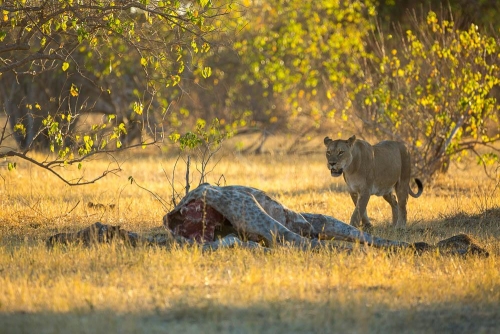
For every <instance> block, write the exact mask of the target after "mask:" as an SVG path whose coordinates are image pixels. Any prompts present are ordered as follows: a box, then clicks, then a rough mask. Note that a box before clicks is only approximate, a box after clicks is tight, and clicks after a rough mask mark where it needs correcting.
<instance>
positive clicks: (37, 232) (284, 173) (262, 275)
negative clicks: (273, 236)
mask: <svg viewBox="0 0 500 334" xmlns="http://www.w3.org/2000/svg"><path fill="white" fill-rule="evenodd" d="M173 163H174V161H173V160H171V159H166V158H160V157H158V156H157V157H156V158H153V157H151V156H146V155H144V156H142V157H136V158H130V159H128V160H127V161H126V162H125V164H124V165H123V166H122V167H123V169H124V171H123V172H122V173H121V174H120V175H119V176H114V175H112V176H109V177H107V178H106V179H104V180H103V181H101V182H99V183H97V184H94V185H90V186H86V187H76V188H75V187H69V186H65V185H63V184H62V183H61V182H60V181H57V179H55V178H54V177H52V176H50V175H49V174H47V173H45V172H43V171H41V170H39V169H37V168H36V167H33V166H28V165H26V164H23V163H20V162H19V163H18V169H17V170H16V171H13V172H10V173H9V172H7V171H5V172H2V173H1V175H2V177H3V180H2V179H0V182H1V183H0V222H1V224H0V240H1V245H0V332H1V333H34V332H36V333H59V332H60V333H68V332H72V333H87V332H88V333H106V332H124V333H135V332H145V333H155V332H161V333H165V332H168V333H177V332H179V333H180V332H182V333H191V332H202V333H220V332H231V333H233V332H234V333H293V332H296V333H298V332H300V333H313V332H318V333H328V332H341V333H347V332H351V333H357V332H362V333H364V332H381V333H391V332H394V333H400V332H407V333H415V332H416V333H418V332H421V333H429V332H449V333H452V332H453V333H479V332H481V333H497V332H499V331H500V322H499V321H498V319H499V314H500V275H499V270H498V268H499V256H500V210H499V209H498V204H499V203H500V193H499V192H500V190H499V189H498V188H495V183H494V182H492V181H491V180H488V179H487V178H486V177H484V176H483V174H482V173H481V170H480V169H479V168H478V167H476V166H472V167H471V166H469V167H468V168H466V169H464V170H461V169H458V168H455V169H454V170H453V171H452V172H451V173H450V176H447V177H443V178H442V179H440V180H438V181H437V182H436V183H435V184H434V185H433V186H427V188H426V189H425V192H424V194H423V195H422V197H421V198H419V199H416V200H415V199H410V202H409V221H410V222H409V227H408V229H407V230H406V231H404V232H396V231H394V230H393V229H392V228H391V227H390V226H389V225H388V222H389V220H390V209H389V207H388V205H387V204H386V203H385V202H384V201H383V200H382V199H380V198H373V199H372V200H371V202H370V204H369V207H368V209H369V214H370V216H371V217H372V220H373V222H374V223H375V224H376V228H375V231H374V234H376V235H379V236H383V237H388V238H394V239H403V240H406V241H427V242H432V243H434V242H436V241H438V240H440V239H442V238H444V237H448V236H451V235H453V234H456V233H458V232H467V233H470V234H472V235H473V236H475V237H476V239H478V240H480V244H481V245H483V246H485V247H486V248H487V249H488V251H490V254H491V255H490V257H489V258H486V259H484V258H477V257H469V258H459V257H440V256H438V255H437V254H426V255H424V256H415V255H413V254H410V253H401V254H391V255H390V254H386V253H384V252H383V251H379V250H368V251H366V252H354V253H352V254H349V255H348V254H345V253H341V252H335V251H326V250H325V251H317V252H300V251H295V250H288V249H277V250H276V251H274V252H272V253H270V254H264V253H261V252H258V251H257V252H252V251H248V250H241V249H233V250H220V251H217V252H210V253H203V254H202V253H201V252H200V251H199V250H198V249H174V250H171V251H165V250H162V249H156V248H139V249H131V248H125V247H122V246H119V245H109V246H100V247H97V248H90V249H89V248H83V247H78V246H74V247H69V248H65V249H55V250H53V251H49V250H47V249H46V248H45V247H44V244H43V240H44V239H45V238H46V237H47V236H49V235H51V234H54V233H56V232H64V231H74V230H77V229H79V228H81V227H84V226H87V225H89V224H91V223H94V222H95V221H101V222H104V223H108V224H120V225H122V226H123V227H125V228H127V229H129V230H133V231H140V232H141V231H142V232H145V233H147V232H150V231H152V230H157V229H158V226H159V225H160V224H161V218H162V216H163V215H164V213H165V209H164V208H163V206H162V205H161V204H160V203H159V202H158V201H156V200H155V199H154V198H153V197H152V196H151V195H150V194H149V193H148V192H146V191H144V190H141V189H139V188H138V187H137V186H135V185H131V184H130V182H129V181H128V176H133V177H134V178H135V180H136V181H137V182H138V183H139V184H140V185H141V186H144V187H145V188H147V189H149V190H151V191H154V192H155V193H158V194H159V195H160V196H161V197H163V198H164V199H166V200H168V198H169V197H170V196H171V187H170V186H169V184H168V182H167V180H166V178H165V176H164V172H163V169H165V170H166V171H167V172H168V173H171V169H172V166H173ZM107 164H108V162H107V161H95V162H94V163H92V164H87V165H86V168H88V170H87V171H86V173H89V174H91V173H98V172H99V171H101V170H102V169H103V168H105V167H106V166H107ZM178 171H179V173H178V176H177V177H178V179H179V181H181V182H180V183H178V184H177V185H176V187H177V189H178V191H181V189H182V186H183V185H182V179H183V175H182V174H183V171H182V170H181V166H178ZM221 174H224V176H225V179H226V180H227V183H228V184H243V185H248V186H253V187H256V188H260V189H263V190H266V191H268V192H269V193H271V194H272V195H273V196H275V197H276V198H277V199H278V200H280V201H281V202H283V203H285V204H286V205H287V206H288V207H290V208H292V209H294V210H297V211H308V212H317V213H326V214H329V215H333V216H335V217H337V218H339V219H342V220H344V221H348V220H349V217H350V214H351V213H352V210H353V205H352V203H351V201H350V198H349V196H348V195H347V193H346V192H345V186H344V184H343V181H342V180H340V179H332V178H331V177H329V173H328V171H327V170H326V167H325V162H324V157H323V156H322V155H312V156H292V157H285V156H274V157H270V156H266V157H245V156H238V155H228V156H226V158H224V159H223V160H222V161H221V162H220V163H219V164H218V166H217V167H216V169H215V170H214V171H213V173H212V174H211V175H210V177H209V181H211V182H216V181H217V180H218V179H219V176H220V175H221ZM195 183H196V182H195ZM88 202H93V203H101V204H105V205H108V204H115V207H114V208H113V209H107V210H103V209H95V208H90V207H88V206H87V203H88Z"/></svg>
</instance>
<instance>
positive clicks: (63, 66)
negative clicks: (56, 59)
mask: <svg viewBox="0 0 500 334" xmlns="http://www.w3.org/2000/svg"><path fill="white" fill-rule="evenodd" d="M68 68H69V63H68V62H64V63H63V64H62V70H63V71H65V72H66V70H67V69H68Z"/></svg>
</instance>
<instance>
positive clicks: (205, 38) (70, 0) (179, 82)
mask: <svg viewBox="0 0 500 334" xmlns="http://www.w3.org/2000/svg"><path fill="white" fill-rule="evenodd" d="M479 2H480V4H479V5H478V7H477V8H479V9H478V11H479V12H480V13H472V12H471V13H469V12H467V11H465V10H464V8H466V7H467V6H466V5H465V4H464V3H463V1H460V0H456V1H451V2H450V5H449V6H447V7H444V6H442V5H441V4H440V3H437V2H433V1H428V2H425V4H424V3H413V2H408V1H371V0H370V1H360V0H348V1H327V0H318V1H314V2H304V1H296V0H272V1H267V2H262V1H255V0H244V1H242V2H231V1H222V0H221V1H210V0H199V1H156V0H141V1H93V0H88V1H87V0H80V1H78V0H45V1H43V0H39V1H36V0H35V1H28V0H10V1H5V0H4V1H0V9H1V13H2V17H1V20H0V43H1V44H0V96H1V105H0V106H1V108H2V110H3V112H4V115H5V116H4V117H0V121H3V122H4V123H2V124H3V127H2V129H3V131H2V136H1V137H0V157H9V156H17V157H20V158H22V159H25V160H28V161H30V162H32V163H35V164H37V165H39V166H41V167H43V168H47V169H50V170H52V171H53V172H54V173H56V172H55V170H54V168H55V167H58V166H65V165H67V164H72V163H81V162H82V161H83V160H85V159H86V158H88V157H90V156H93V155H95V154H101V153H110V152H114V151H116V150H121V149H124V148H130V147H141V146H147V145H155V144H159V143H161V142H163V141H164V140H165V139H166V138H168V141H169V142H175V143H177V144H178V145H179V146H182V148H184V149H186V148H187V149H190V148H194V147H195V146H196V145H199V144H203V145H206V146H207V147H209V146H210V145H212V144H214V143H215V145H219V144H220V140H222V139H223V138H224V136H225V133H229V132H231V131H236V133H246V132H249V131H255V132H261V133H262V138H261V141H260V145H256V147H255V146H254V147H252V149H255V150H256V151H259V149H260V148H261V147H262V143H264V142H265V140H266V138H267V137H268V136H269V135H270V134H275V133H287V134H288V135H289V136H290V137H291V138H292V139H293V140H289V141H288V143H287V145H286V147H285V150H286V151H288V152H295V151H297V150H298V148H299V147H300V145H301V144H303V143H304V142H307V141H308V140H309V139H310V138H312V137H314V136H322V135H324V134H328V135H334V136H338V137H342V136H344V135H347V133H355V134H357V135H358V136H360V137H363V136H365V137H370V138H372V139H373V138H375V139H379V140H383V139H396V140H401V141H404V142H406V143H407V144H408V146H409V147H410V150H411V151H412V156H413V157H414V162H415V164H414V166H413V167H414V172H415V173H417V174H420V175H421V176H422V175H425V176H427V177H428V178H431V177H433V176H434V175H436V173H438V172H440V171H441V172H443V171H446V170H447V167H448V166H449V164H450V162H451V161H452V160H453V159H461V158H462V157H463V155H465V154H467V153H469V152H472V153H473V154H475V155H476V156H477V159H478V162H479V163H482V164H483V165H485V166H486V165H487V164H491V163H495V161H498V153H499V150H498V148H497V146H495V144H494V143H495V142H496V141H498V140H500V134H499V130H498V129H499V120H498V117H499V109H498V100H497V99H498V97H499V96H498V87H499V79H498V78H499V77H500V73H498V71H499V66H500V64H499V60H500V49H499V43H500V39H499V37H498V35H497V33H498V28H499V27H498V22H496V21H495V20H494V19H488V18H494V17H495V15H496V13H498V11H499V10H498V9H497V8H496V7H497V6H494V5H491V4H490V5H488V3H489V2H487V1H486V2H485V1H479ZM403 9H404V10H403ZM481 13H483V14H484V15H482V14H481ZM332 132H333V133H332ZM191 146H192V147H191ZM33 150H45V151H48V152H50V153H51V154H53V155H52V156H51V157H50V158H47V159H45V160H41V161H39V160H34V159H33V156H32V155H30V154H31V152H32V151H33ZM9 167H11V168H12V167H13V166H11V165H9ZM56 174H57V173H56ZM65 181H66V182H68V183H70V184H83V183H86V182H92V181H93V179H88V180H87V179H77V180H72V181H71V180H70V181H68V180H65Z"/></svg>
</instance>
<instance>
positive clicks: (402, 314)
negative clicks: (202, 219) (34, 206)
mask: <svg viewBox="0 0 500 334" xmlns="http://www.w3.org/2000/svg"><path fill="white" fill-rule="evenodd" d="M366 292H368V293H367V294H365V296H364V297H363V298H361V299H357V301H356V302H353V301H351V300H348V301H347V302H345V303H342V302H340V301H339V300H335V298H332V299H331V301H330V302H327V303H312V302H305V301H301V300H290V301H287V302H278V303H271V304H262V305H251V306H248V307H230V306H223V305H217V304H213V303H210V302H209V303H207V305H206V306H203V307H189V306H186V305H174V306H173V307H171V308H169V309H162V310H157V311H156V312H147V313H123V314H116V313H115V312H113V311H110V310H105V311H91V310H87V311H75V312H68V313H13V314H2V313H0V324H2V330H1V332H2V333H6V334H8V333H9V334H10V333H16V334H20V333H333V332H339V333H498V332H499V331H500V322H499V321H498V313H499V311H500V305H499V304H495V305H485V304H480V305H473V304H465V305H464V304H462V303H442V304H431V305H426V306H425V307H424V306H416V307H414V308H406V309H403V308H400V309H396V310H394V309H395V307H391V309H389V308H387V306H384V305H377V304H373V303H371V300H370V299H371V298H370V294H369V293H374V292H373V291H365V293H366Z"/></svg>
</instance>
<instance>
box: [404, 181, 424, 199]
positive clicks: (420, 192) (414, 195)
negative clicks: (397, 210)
mask: <svg viewBox="0 0 500 334" xmlns="http://www.w3.org/2000/svg"><path fill="white" fill-rule="evenodd" d="M415 183H416V184H417V186H418V191H417V193H416V194H415V193H414V192H413V190H411V187H410V189H409V192H408V193H409V194H410V196H411V197H415V198H417V197H420V195H422V193H423V192H424V186H423V184H422V181H420V180H419V179H415Z"/></svg>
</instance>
